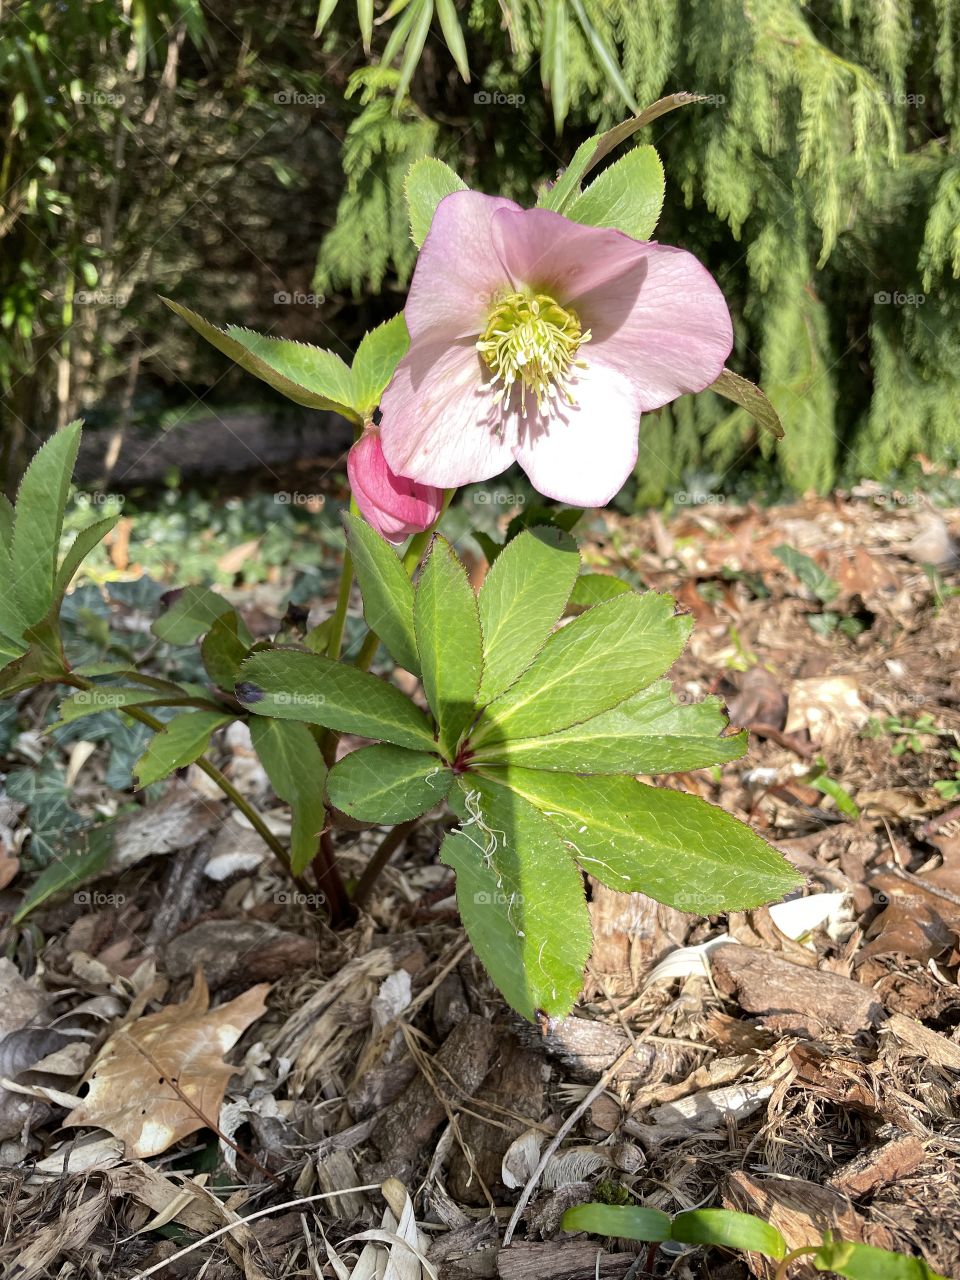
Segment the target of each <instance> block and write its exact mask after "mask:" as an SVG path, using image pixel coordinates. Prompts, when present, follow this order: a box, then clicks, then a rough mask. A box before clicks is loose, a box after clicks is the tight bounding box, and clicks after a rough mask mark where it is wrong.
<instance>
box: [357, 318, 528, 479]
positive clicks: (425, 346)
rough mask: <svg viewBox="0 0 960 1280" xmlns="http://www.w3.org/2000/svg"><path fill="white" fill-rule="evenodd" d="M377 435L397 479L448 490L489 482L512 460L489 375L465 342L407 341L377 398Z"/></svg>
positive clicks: (474, 349)
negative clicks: (408, 344) (407, 346)
mask: <svg viewBox="0 0 960 1280" xmlns="http://www.w3.org/2000/svg"><path fill="white" fill-rule="evenodd" d="M380 410H381V413H382V414H383V420H382V422H381V424H380V436H381V439H382V441H383V452H384V454H385V456H386V459H387V462H388V463H389V464H390V466H391V467H392V468H393V470H394V471H396V472H397V473H398V474H400V475H405V476H410V477H411V478H413V479H414V480H419V481H420V482H421V483H423V484H431V485H438V486H440V487H441V488H444V489H452V488H455V487H456V486H458V485H461V484H471V483H472V482H473V481H475V480H488V479H489V478H490V477H491V476H495V475H499V473H500V472H501V471H505V470H506V469H507V467H509V466H510V463H511V461H512V460H513V451H512V449H511V439H513V438H514V437H511V436H510V435H509V433H508V432H506V431H504V430H503V421H502V415H501V413H500V411H499V407H498V406H497V405H495V404H494V403H493V394H492V392H491V390H490V389H489V371H488V370H487V368H486V366H485V365H483V363H482V361H481V358H480V355H479V354H478V352H477V349H476V346H475V344H474V342H473V340H472V339H469V340H464V341H462V342H459V343H454V344H451V343H448V342H444V341H440V342H432V343H424V342H417V343H414V344H413V345H412V346H411V348H410V350H409V351H408V352H407V354H406V355H405V356H404V357H403V359H402V360H401V361H400V363H399V364H398V365H397V370H396V373H395V374H394V376H393V381H392V382H391V383H390V385H389V386H388V387H387V389H386V391H385V392H384V393H383V396H382V397H381V400H380Z"/></svg>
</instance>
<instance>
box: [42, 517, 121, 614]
mask: <svg viewBox="0 0 960 1280" xmlns="http://www.w3.org/2000/svg"><path fill="white" fill-rule="evenodd" d="M119 519H120V515H119V513H118V514H117V515H115V516H107V517H106V518H105V519H103V520H97V521H96V522H95V523H94V524H88V525H87V527H86V528H85V529H81V530H80V532H79V533H78V534H77V536H76V537H75V538H74V540H73V542H72V543H71V544H70V549H69V551H68V552H67V553H66V555H65V556H64V557H63V560H62V561H61V564H60V568H59V569H58V570H57V576H56V580H55V582H54V584H53V602H52V603H53V604H56V605H59V604H60V601H61V600H62V599H63V597H64V596H65V595H66V592H67V588H68V587H69V586H70V583H71V582H72V581H73V579H74V577H75V576H76V573H77V570H78V569H79V568H80V566H81V565H82V564H83V562H84V560H86V558H87V556H88V555H89V554H90V552H91V551H92V550H93V549H94V547H96V546H98V545H99V544H100V543H101V542H102V541H103V539H104V538H105V537H106V536H107V534H108V533H109V532H110V530H111V529H112V528H113V527H114V525H115V524H116V523H117V521H118V520H119Z"/></svg>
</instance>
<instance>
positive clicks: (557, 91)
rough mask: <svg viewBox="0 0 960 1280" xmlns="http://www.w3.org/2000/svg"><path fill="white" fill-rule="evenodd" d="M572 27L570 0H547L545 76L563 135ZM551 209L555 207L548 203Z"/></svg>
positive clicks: (544, 13) (544, 22) (568, 86)
mask: <svg viewBox="0 0 960 1280" xmlns="http://www.w3.org/2000/svg"><path fill="white" fill-rule="evenodd" d="M569 39H570V37H569V29H568V24H567V3H566V0H544V10H543V57H542V58H541V68H542V73H541V79H542V81H543V87H544V88H545V89H546V90H548V92H549V94H550V104H551V107H552V109H553V127H554V129H556V131H557V133H558V134H559V133H560V132H561V130H562V129H563V122H564V120H566V118H567V112H568V111H569V109H570V83H569V80H568V77H567V61H568V58H569V53H570V49H569ZM547 207H548V208H553V206H552V205H548V206H547Z"/></svg>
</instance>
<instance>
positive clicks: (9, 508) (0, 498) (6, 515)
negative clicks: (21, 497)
mask: <svg viewBox="0 0 960 1280" xmlns="http://www.w3.org/2000/svg"><path fill="white" fill-rule="evenodd" d="M12 538H13V503H12V502H11V501H10V499H9V498H8V497H7V495H6V494H5V493H0V548H3V547H5V548H6V549H7V551H8V552H9V550H10V542H11V540H12Z"/></svg>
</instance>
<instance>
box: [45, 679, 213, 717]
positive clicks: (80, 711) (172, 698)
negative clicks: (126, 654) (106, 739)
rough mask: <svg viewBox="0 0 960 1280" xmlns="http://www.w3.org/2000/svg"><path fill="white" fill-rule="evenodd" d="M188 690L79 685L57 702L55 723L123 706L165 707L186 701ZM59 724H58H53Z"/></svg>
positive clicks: (188, 699)
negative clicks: (68, 695)
mask: <svg viewBox="0 0 960 1280" xmlns="http://www.w3.org/2000/svg"><path fill="white" fill-rule="evenodd" d="M190 698H191V694H189V693H188V692H187V691H186V690H185V689H179V690H177V691H176V692H175V693H174V694H172V695H171V694H166V695H165V694H163V693H161V692H160V691H159V690H158V689H151V688H149V687H148V686H145V685H143V686H140V687H138V688H132V687H131V688H125V687H123V686H122V685H106V684H105V685H97V686H96V687H95V688H93V689H80V690H79V691H78V692H77V693H73V694H71V695H70V697H69V698H64V700H63V702H61V703H60V721H59V724H61V725H63V724H71V723H72V722H73V721H74V720H82V719H83V717H84V716H95V715H99V714H100V712H102V711H122V710H123V708H124V707H140V706H144V705H147V706H154V707H160V706H164V707H169V706H177V705H178V704H179V705H183V704H184V703H189V701H190ZM57 727H59V726H57Z"/></svg>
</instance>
